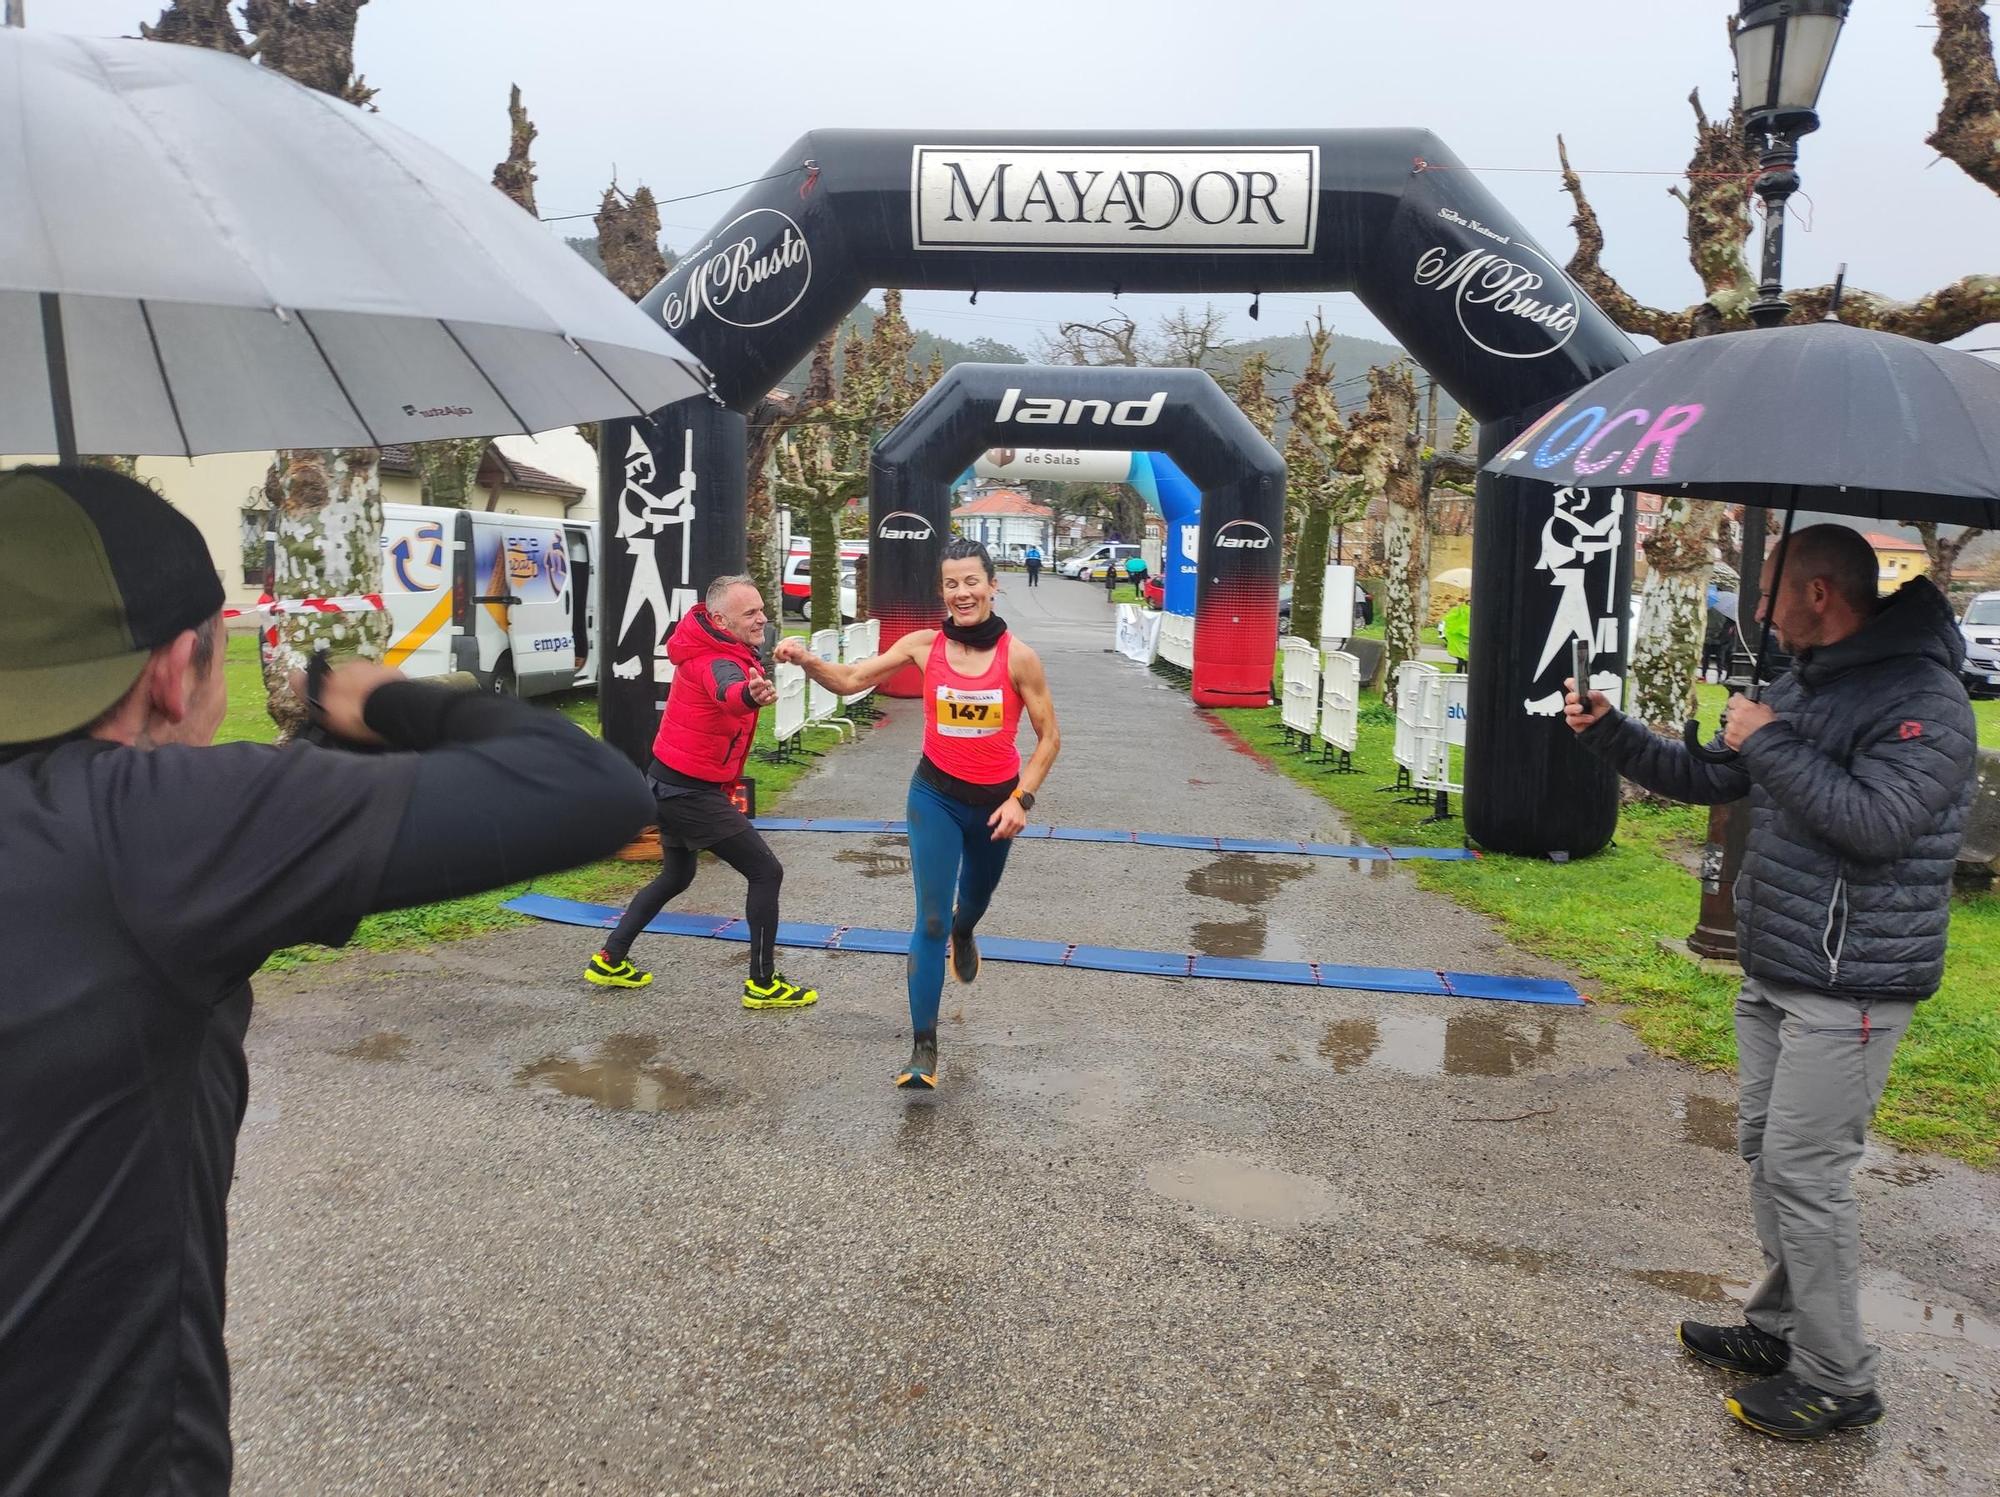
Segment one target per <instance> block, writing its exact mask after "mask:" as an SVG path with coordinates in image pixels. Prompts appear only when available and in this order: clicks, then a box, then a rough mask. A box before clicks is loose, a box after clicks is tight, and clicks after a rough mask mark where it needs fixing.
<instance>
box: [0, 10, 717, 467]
mask: <svg viewBox="0 0 2000 1497" xmlns="http://www.w3.org/2000/svg"><path fill="white" fill-rule="evenodd" d="M705 388H706V378H705V375H704V372H703V371H702V369H701V366H700V364H699V363H698V361H697V360H696V359H695V358H694V357H693V356H692V355H690V354H689V353H688V352H687V351H686V350H684V349H683V348H681V346H680V345H679V344H677V343H676V342H675V341H674V340H673V339H672V338H670V337H669V336H668V335H667V333H666V332H665V330H664V329H662V328H661V327H660V326H659V325H658V324H657V323H655V322H653V321H652V320H651V319H650V318H648V317H646V316H645V315H644V314H643V313H641V312H640V311H639V310H638V309H637V308H635V307H633V306H632V305H631V303H629V302H628V301H626V299H625V298H624V297H623V296H621V295H620V294H619V293H618V291H617V289H616V288H614V287H613V286H612V285H611V284H610V283H609V282H608V281H606V280H605V279H604V278H603V277H602V276H600V275H599V274H598V273H597V271H596V270H594V269H593V268H592V267H591V266H589V265H588V264H586V263H585V262H584V260H583V259H582V258H581V257H579V256H578V255H577V254H576V253H575V252H574V251H572V250H571V249H570V248H569V247H568V246H567V245H565V244H563V243H562V242H561V241H560V240H559V239H557V238H556V237H555V236H554V235H553V234H551V233H549V232H548V231H547V230H546V229H544V228H543V227H542V226H541V225H540V224H538V223H537V222H535V220H534V219H533V218H531V217H530V216H529V215H528V214H526V213H524V212H522V211H521V209H520V208H519V207H518V206H517V205H516V204H514V203H513V202H511V201H510V200H509V199H508V198H506V197H505V196H503V195H502V194H501V193H499V192H498V191H496V190H495V189H494V188H492V187H489V186H488V185H487V184H486V183H484V182H482V181H480V180H479V179H478V178H477V177H475V176H474V175H472V174H471V173H470V172H468V171H466V170H465V169H464V168H463V167H460V166H459V165H457V164H456V163H455V162H452V161H450V160H449V159H447V158H446V157H444V156H443V155H441V154H439V153H438V152H437V151H435V150H433V149H431V148H430V147H429V146H427V145H425V144H424V143H423V142H422V141H420V140H418V139H416V138H415V137H414V136H411V135H409V134H406V133H405V132H404V131H402V130H399V129H397V128H396V127H395V126H394V125H392V124H390V123H389V122H388V121H387V120H386V119H384V118H383V117H382V116H381V115H379V114H369V113H366V112H365V111H363V110H360V109H356V108H355V107H353V106H352V105H349V104H343V103H340V102H339V101H337V100H334V99H330V98H328V97H326V96H325V95H323V94H318V93H315V92H313V91H312V90H310V89H307V88H304V87H302V86H300V85H298V84H296V83H293V82H292V81H291V80H289V79H287V78H285V77H283V76H282V75H280V74H277V73H274V72H271V71H269V70H267V69H264V68H259V67H256V66H254V65H253V64H251V63H248V62H246V61H244V60H242V59H241V58H236V57H231V56H229V55H227V54H224V53H220V52H213V51H208V50H206V49H203V48H198V47H184V46H170V45H166V44H163V43H158V42H141V41H125V40H108V39H98V38H87V37H77V36H68V35H62V34H59V33H54V32H32V31H23V30H14V29H0V452H63V453H67V452H72V451H82V452H118V453H155V454H185V455H188V456H192V455H193V454H195V453H198V452H230V451H246V450H252V449H256V448H260V447H271V446H286V447H343V446H366V447H379V446H381V445H383V444H384V443H387V442H405V441H420V440H424V439H428V438H436V437H474V436H492V435H496V434H499V433H503V432H535V431H545V430H548V429H550V428H552V427H558V426H566V425H570V424H572V423H574V422H577V421H585V420H593V419H597V418H600V417H608V416H624V415H643V414H645V413H646V412H648V411H651V410H654V409H657V408H658V407H660V406H662V405H667V404H670V403H671V402H673V401H676V400H680V399H683V398H685V397H687V396H690V395H695V394H699V393H701V392H702V391H703V390H704V389H705Z"/></svg>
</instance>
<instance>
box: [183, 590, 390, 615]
mask: <svg viewBox="0 0 2000 1497" xmlns="http://www.w3.org/2000/svg"><path fill="white" fill-rule="evenodd" d="M386 607H388V605H387V604H386V603H384V602H383V601H382V595H381V594H380V593H356V594H355V595H354V596H353V597H350V598H289V599H282V598H273V597H271V596H270V595H269V594H268V593H267V594H265V595H264V596H263V597H261V598H259V599H258V600H257V601H256V602H255V603H252V604H251V605H250V606H249V607H247V608H225V609H223V610H222V616H223V617H224V618H226V619H240V618H247V617H249V616H250V615H252V614H256V615H258V616H260V617H263V618H282V617H283V616H284V615H286V614H288V613H380V612H381V611H382V610H383V609H384V608H386Z"/></svg>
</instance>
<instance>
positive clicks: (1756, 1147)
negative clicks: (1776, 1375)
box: [1736, 977, 1916, 1396]
mask: <svg viewBox="0 0 2000 1497" xmlns="http://www.w3.org/2000/svg"><path fill="white" fill-rule="evenodd" d="M1915 1007H1916V1005H1915V1004H1914V1003H1911V1002H1907V1001H1901V1000H1898V1001H1882V1002H1874V1003H1867V1004H1862V1003H1857V1002H1855V1001H1854V1000H1852V999H1848V998H1831V997H1828V996H1827V995H1826V994H1824V993H1815V992H1813V991H1811V990H1810V989H1807V988H1795V987H1789V986H1787V985H1785V984H1783V983H1774V982H1766V981H1763V980H1762V979H1759V978H1755V977H1745V978H1744V979H1743V990H1742V992H1741V993H1739V994H1738V995H1737V998H1736V1055H1737V1062H1736V1064H1737V1077H1738V1084H1739V1087H1740V1090H1741V1096H1740V1098H1739V1100H1738V1102H1737V1143H1738V1147H1739V1148H1740V1150H1741V1152H1742V1155H1743V1159H1744V1162H1745V1163H1747V1164H1748V1165H1749V1166H1750V1205H1751V1209H1752V1210H1753V1211H1754V1212H1755V1213H1756V1217H1757V1240H1758V1242H1759V1243H1760V1244H1762V1246H1763V1249H1764V1280H1763V1282H1762V1283H1760V1284H1759V1285H1758V1286H1757V1288H1756V1290H1755V1291H1754V1292H1753V1293H1752V1294H1751V1296H1750V1302H1749V1303H1748V1304H1747V1305H1745V1306H1744V1318H1745V1319H1746V1320H1748V1321H1749V1322H1750V1324H1752V1325H1754V1326H1755V1327H1757V1329H1758V1330H1760V1331H1765V1332H1768V1333H1769V1334H1771V1335H1773V1336H1782V1337H1784V1338H1785V1340H1786V1341H1788V1342H1789V1343H1790V1344H1791V1348H1792V1367H1791V1370H1792V1372H1793V1373H1794V1374H1795V1375H1796V1376H1798V1377H1800V1378H1802V1379H1804V1380H1805V1381H1806V1382H1808V1383H1810V1384H1812V1386H1813V1387H1815V1388H1819V1389H1822V1390H1824V1391H1825V1392H1828V1393H1839V1394H1843V1395H1847V1396H1852V1395H1854V1394H1858V1393H1866V1392H1868V1391H1869V1390H1870V1389H1872V1388H1873V1387H1874V1386H1875V1348H1874V1347H1873V1346H1870V1345H1869V1344H1868V1338H1867V1336H1866V1335H1865V1334H1864V1333H1863V1331H1862V1329H1861V1295H1860V1291H1861V1283H1860V1280H1861V1211H1860V1207H1859V1206H1858V1205H1857V1204H1856V1202H1855V1199H1854V1166H1855V1165H1856V1164H1858V1163H1859V1162H1860V1160H1861V1144H1862V1139H1863V1137H1864V1135H1865V1134H1866V1132H1867V1128H1868V1120H1869V1118H1871V1117H1872V1116H1874V1113H1875V1104H1876V1103H1877V1102H1879V1101H1880V1100H1881V1098H1882V1087H1883V1084H1884V1083H1885V1082H1887V1080H1888V1079H1889V1061H1890V1058H1891V1057H1892V1056H1894V1055H1895V1053H1896V1042H1897V1041H1898V1040H1900V1039H1901V1038H1902V1037H1903V1031H1904V1030H1905V1029H1907V1028H1908V1027H1909V1023H1910V1010H1911V1009H1913V1008H1915Z"/></svg>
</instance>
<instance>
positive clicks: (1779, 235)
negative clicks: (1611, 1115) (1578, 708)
mask: <svg viewBox="0 0 2000 1497" xmlns="http://www.w3.org/2000/svg"><path fill="white" fill-rule="evenodd" d="M1849 4H1850V0H1743V3H1742V7H1741V9H1740V10H1739V11H1738V13H1737V18H1736V29H1735V31H1734V32H1733V33H1732V34H1731V37H1730V45H1731V47H1732V48H1733V49H1734V51H1735V53H1736V108H1737V112H1738V113H1739V114H1741V115H1742V117H1743V132H1744V134H1745V135H1746V136H1747V137H1748V138H1749V140H1750V141H1751V142H1752V143H1753V144H1755V145H1756V147H1757V167H1758V174H1757V189H1756V190H1757V196H1758V197H1759V198H1760V199H1761V200H1762V201H1763V204H1764V255H1763V263H1762V265H1761V266H1760V268H1759V274H1758V278H1757V299H1756V300H1755V301H1753V302H1751V303H1750V308H1749V311H1750V320H1751V321H1752V322H1753V323H1755V324H1756V325H1757V326H1758V327H1760V328H1770V327H1779V326H1781V325H1783V323H1784V321H1785V319H1786V318H1787V317H1788V316H1790V315H1791V310H1792V304H1791V303H1790V302H1788V301H1786V300H1785V205H1786V203H1787V201H1788V200H1789V199H1790V198H1791V196H1792V194H1793V193H1795V192H1797V191H1798V190H1799V173H1798V163H1799V138H1800V137H1801V136H1805V135H1810V134H1811V133H1812V132H1813V131H1815V130H1817V129H1818V128H1819V113H1818V109H1819V91H1820V86H1821V85H1822V84H1824V83H1825V82H1826V70H1827V66H1828V64H1830V63H1831V62H1832V61H1833V49H1834V45H1835V43H1837V42H1838V41H1839V40H1840V28H1841V26H1842V25H1843V24H1845V22H1846V20H1847V10H1848V6H1849ZM1765 526H1766V520H1765V515H1764V511H1763V510H1762V509H1759V508H1757V507H1755V506H1746V507H1745V508H1744V511H1743V554H1742V566H1741V567H1740V568H1738V571H1739V572H1740V574H1741V575H1740V578H1739V580H1738V583H1737V594H1736V618H1737V621H1738V626H1739V627H1740V628H1742V629H1744V630H1745V631H1746V633H1747V630H1748V627H1749V624H1750V621H1751V620H1754V619H1755V618H1756V617H1757V601H1758V593H1759V590H1760V587H1761V584H1762V580H1763V570H1764V530H1765ZM1749 684H1750V683H1749V682H1747V681H1738V680H1732V681H1731V682H1730V685H1731V686H1732V687H1734V686H1738V685H1744V686H1747V685H1749ZM1747 820H1748V817H1747V813H1746V812H1745V810H1744V808H1743V806H1742V803H1741V802H1731V803H1729V804H1727V805H1721V806H1717V807H1715V808H1714V810H1713V811H1711V812H1710V814H1709V818H1708V845H1707V846H1706V847H1704V848H1703V849H1702V867H1701V880H1702V897H1701V914H1700V916H1699V918H1698V921H1697V923H1696V925H1695V928H1694V932H1693V934H1691V935H1690V936H1689V937H1688V949H1689V950H1691V951H1693V952H1694V953H1695V954H1696V955H1697V956H1705V957H1717V958H1722V959H1725V960H1727V959H1730V958H1733V957H1734V956H1735V955H1736V908H1735V887H1736V870H1737V868H1738V867H1739V866H1740V865H1741V863H1742V860H1743V839H1744V832H1745V830H1746V824H1747Z"/></svg>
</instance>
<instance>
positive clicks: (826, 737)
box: [216, 631, 833, 972]
mask: <svg viewBox="0 0 2000 1497" xmlns="http://www.w3.org/2000/svg"><path fill="white" fill-rule="evenodd" d="M788 632H791V631H788ZM224 668H225V669H226V670H227V672H228V678H229V711H228V714H227V716H225V717H224V719H223V723H222V728H221V731H219V732H218V733H217V734H216V742H218V743H244V742H247V743H269V742H271V741H272V739H273V738H275V737H276V736H277V730H276V728H275V727H273V726H272V723H271V719H270V717H269V715H268V714H267V713H266V712H265V710H264V682H263V675H262V672H261V670H260V668H259V666H258V664H257V640H256V637H255V636H254V635H250V634H236V635H232V636H231V637H230V639H229V648H228V654H227V655H226V656H225V664H224ZM539 700H540V701H541V702H542V703H544V704H545V705H546V706H547V707H548V709H549V710H550V711H554V712H560V713H562V714H563V715H564V716H565V717H567V718H569V719H570V721H571V722H574V723H576V724H577V725H578V726H580V727H582V728H583V729H585V730H586V731H587V732H589V733H591V734H592V735H593V736H595V735H596V734H598V732H599V731H600V728H599V723H598V716H597V698H596V697H595V696H594V695H592V694H591V693H589V692H587V691H578V692H567V693H564V694H563V695H561V696H557V697H544V698H541V699H539ZM772 718H773V715H772V714H771V713H769V712H767V713H765V714H764V715H763V716H762V717H761V718H760V719H759V720H758V723H757V742H756V747H757V748H758V749H765V750H768V749H770V748H772V747H774V741H773V739H772V737H771V724H772ZM812 742H813V744H814V746H815V747H818V748H821V749H827V748H830V747H831V746H832V744H833V735H832V734H830V733H815V734H814V735H813V736H812ZM811 764H812V761H811V760H809V759H792V760H788V761H786V762H783V763H771V762H768V761H766V760H764V759H762V758H760V757H755V756H753V757H752V759H751V760H750V763H749V764H748V765H747V766H746V770H747V772H748V774H749V776H750V777H751V778H752V779H754V780H755V781H756V782H757V810H758V812H759V814H768V813H769V812H770V811H771V810H772V808H773V807H774V806H775V805H776V804H777V802H778V800H779V798H780V797H782V796H783V795H784V793H785V792H786V791H787V790H789V789H791V787H792V786H793V785H794V784H796V783H797V782H798V781H799V779H800V778H801V777H802V776H804V774H805V773H806V771H807V770H808V769H809V768H810V767H811ZM657 870H658V865H657V864H654V863H623V862H619V861H617V860H616V859H607V860H606V861H604V862H601V863H592V864H588V865H586V866H585V867H582V868H573V869H571V870H569V871H568V872H566V873H557V874H550V875H546V876H544V877H542V878H538V879H535V880H533V881H532V882H531V883H524V884H512V885H509V886H508V887H506V888H504V889H493V890H489V891H488V892H486V893H484V894H474V895H470V896H468V897H466V898H464V899H448V900H445V901H443V902H442V903H439V904H427V905H418V906H415V907H413V908H411V909H407V910H391V911H389V912H387V913H386V914H381V915H370V916H369V917H368V918H367V919H366V920H363V921H362V922H361V926H360V928H359V929H358V930H357V931H356V932H355V935H354V939H353V940H352V941H351V942H349V943H348V946H349V948H350V949H354V948H358V949H361V950H365V951H406V950H411V949H415V948H420V947H425V946H432V945H435V944H436V943H438V942H440V941H455V940H462V939H463V938H465V937H467V936H477V935H484V934H486V933H488V932H490V931H495V930H502V929H505V928H507V927H509V926H515V925H526V924H529V923H531V922H530V921H528V920H527V918H526V917H525V916H521V915H515V914H510V913H509V912H508V911H506V910H503V909H501V908H500V906H501V905H503V904H505V903H506V902H507V901H508V900H510V899H513V898H514V897H515V896H517V895H519V894H524V893H527V892H528V891H529V890H530V889H532V890H534V891H535V892H536V893H538V894H551V895H554V896H556V897H558V898H561V899H575V900H581V901H583V902H585V903H589V904H622V903H624V901H625V899H626V898H627V897H628V896H630V895H631V894H632V892H633V891H634V890H636V889H638V888H639V887H640V886H641V885H642V884H645V883H647V882H648V881H649V880H651V879H652V877H653V876H654V874H655V873H656V872H657ZM338 954H339V953H338V952H335V951H331V950H328V949H327V948H325V947H320V946H294V947H290V948H288V949H286V950H284V951H280V952H278V953H277V954H276V955H274V956H273V957H272V958H271V960H270V961H269V962H268V963H266V965H265V970H266V971H268V972H287V971H292V970H294V969H296V968H298V967H301V966H306V965H309V964H311V963H314V962H322V961H327V960H330V959H332V958H333V957H335V956H337V955H338Z"/></svg>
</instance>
